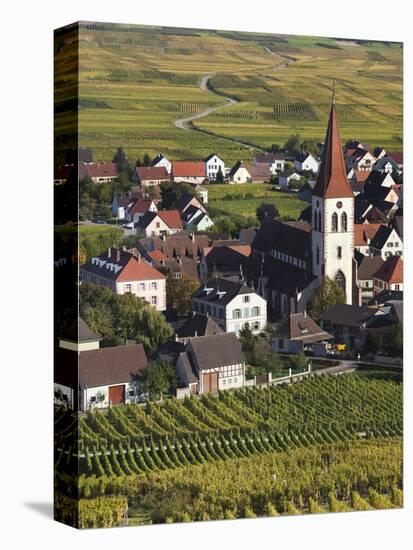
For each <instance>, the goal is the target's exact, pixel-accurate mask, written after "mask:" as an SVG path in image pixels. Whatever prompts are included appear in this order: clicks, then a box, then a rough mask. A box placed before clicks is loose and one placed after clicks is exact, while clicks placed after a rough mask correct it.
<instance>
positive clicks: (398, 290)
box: [54, 100, 403, 411]
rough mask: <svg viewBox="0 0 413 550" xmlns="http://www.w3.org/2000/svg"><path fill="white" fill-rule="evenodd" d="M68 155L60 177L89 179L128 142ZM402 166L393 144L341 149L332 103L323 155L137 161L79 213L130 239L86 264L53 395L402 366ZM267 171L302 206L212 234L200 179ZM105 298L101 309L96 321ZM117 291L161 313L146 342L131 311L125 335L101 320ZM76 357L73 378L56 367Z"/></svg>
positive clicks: (204, 389) (200, 388)
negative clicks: (112, 150) (106, 203)
mask: <svg viewBox="0 0 413 550" xmlns="http://www.w3.org/2000/svg"><path fill="white" fill-rule="evenodd" d="M78 155H79V159H78V165H77V164H72V165H71V164H68V165H65V166H61V167H57V168H56V170H55V179H54V183H55V185H56V186H60V185H64V184H65V182H66V181H67V180H68V178H69V177H70V174H71V173H72V172H73V171H74V170H76V171H77V170H78V178H79V181H80V182H82V181H83V182H85V181H87V182H89V184H90V182H93V184H94V185H96V186H99V185H101V184H107V183H113V182H117V181H120V180H122V162H124V160H125V159H124V157H122V155H118V158H117V160H116V161H113V162H106V163H101V162H94V160H93V151H92V150H91V149H88V148H83V149H79V153H78ZM402 177H403V156H402V154H401V153H400V152H392V151H386V150H385V149H384V148H382V147H379V146H377V147H376V148H372V147H371V146H370V145H369V144H365V143H361V142H360V141H356V140H354V141H352V142H348V143H347V144H346V145H345V147H344V148H343V144H342V141H341V137H340V131H339V120H338V115H337V110H336V105H335V101H334V100H333V103H332V106H331V111H330V115H329V120H328V125H327V131H326V137H325V141H324V143H322V144H319V150H318V154H316V153H315V152H314V151H313V152H310V151H308V150H305V148H302V149H300V150H299V151H297V153H296V155H295V156H294V157H293V158H287V155H286V154H285V153H284V152H282V151H279V152H268V153H267V154H255V155H254V157H253V159H252V162H244V161H243V160H238V161H237V162H236V163H235V164H234V165H233V166H226V164H225V159H222V158H221V157H220V156H219V154H218V153H215V152H214V153H211V154H210V155H209V156H207V157H206V158H205V159H204V160H203V161H192V160H190V161H181V160H180V161H175V160H173V159H168V158H167V157H166V156H164V155H163V154H162V153H160V154H159V155H158V156H157V157H156V158H154V159H147V162H146V163H145V165H140V166H136V167H134V170H133V174H132V175H130V177H129V181H127V182H126V184H127V185H126V186H125V187H129V188H128V189H125V190H122V191H116V192H114V193H113V196H112V197H111V204H110V212H107V210H108V208H107V207H106V211H105V212H106V216H102V215H101V216H99V219H92V218H93V215H90V212H91V210H89V211H88V213H87V214H85V216H84V218H83V220H82V221H81V224H85V225H99V224H102V223H106V222H108V220H109V219H111V220H112V222H113V220H114V221H115V226H116V227H120V228H121V229H122V231H123V235H124V237H125V239H126V240H125V241H124V242H125V243H127V244H123V245H118V246H110V247H108V248H107V249H106V250H104V251H103V250H102V252H101V253H100V254H99V255H96V256H93V257H90V258H85V259H84V261H81V265H80V276H79V288H80V292H81V295H82V303H81V317H80V318H79V320H78V326H77V327H76V331H74V332H72V333H71V334H57V337H58V349H57V362H56V376H55V403H56V404H59V405H62V404H63V405H65V406H67V407H69V408H71V409H74V410H78V411H87V410H89V409H93V408H95V407H99V408H105V407H109V406H112V405H118V404H123V403H125V404H127V403H141V402H145V401H146V400H148V399H162V398H163V397H166V396H167V395H174V396H176V397H178V398H184V397H188V396H191V395H203V394H207V393H214V394H216V393H217V392H218V391H221V390H230V389H233V388H241V387H245V386H253V385H257V384H270V383H285V382H287V383H288V382H292V381H294V379H301V378H302V377H304V376H307V375H312V374H313V373H317V372H319V373H321V372H323V370H328V369H336V371H340V368H342V369H343V372H344V371H345V370H346V369H347V368H352V369H353V368H357V366H358V365H359V364H360V363H363V364H366V365H367V364H371V365H377V366H378V367H379V366H380V365H389V366H390V367H399V368H401V367H400V365H401V356H402V347H401V339H402V322H403V183H402V181H403V180H402ZM126 179H127V178H126ZM122 181H124V179H123V180H122ZM262 182H268V183H270V184H272V185H274V186H275V187H276V188H277V189H282V190H284V191H286V192H290V193H292V194H296V195H297V196H299V197H300V199H301V200H303V201H305V202H306V203H307V204H308V206H307V207H306V208H305V209H304V210H303V211H302V213H301V215H300V216H299V218H298V219H296V220H288V221H283V220H281V219H280V218H279V217H278V216H277V212H276V209H274V208H273V207H271V205H266V204H265V203H264V204H263V205H262V206H261V212H260V217H259V219H258V218H257V223H256V225H254V226H251V227H245V228H242V229H241V230H240V231H239V234H237V235H233V234H231V233H228V232H224V231H219V230H218V231H217V226H216V224H215V221H214V216H212V215H210V213H209V212H208V204H209V203H208V194H209V189H210V186H212V185H227V186H228V188H230V187H231V186H242V185H245V184H255V183H262ZM80 184H81V185H82V183H80ZM90 185H92V184H90ZM167 203H168V204H169V207H168V208H165V207H164V206H165V204H167ZM85 211H86V210H85ZM61 265H62V262H60V261H57V262H56V263H55V266H56V269H59V268H60V267H61ZM112 295H114V296H121V297H123V296H125V295H128V296H130V302H128V304H126V300H127V299H128V298H125V299H124V302H122V304H120V303H119V304H118V303H117V302H116V300H115V301H113V300H112V301H110V296H112ZM99 300H100V301H101V302H99V303H102V304H103V301H104V300H106V302H104V304H103V305H102V311H103V312H105V315H106V314H107V317H104V315H103V314H102V316H103V317H102V316H101V317H100V318H99V319H97V315H94V314H93V312H91V309H93V306H94V304H96V303H97V302H98V301H99ZM109 303H110V304H111V305H110V306H109V305H108V304H109ZM125 304H126V305H129V306H130V307H131V308H133V304H136V308H137V309H139V307H141V306H140V304H148V305H149V306H151V308H153V310H155V311H154V315H155V312H156V315H157V317H156V319H155V318H154V319H155V321H156V323H158V322H159V326H161V327H162V330H159V331H158V329H157V328H155V329H154V332H157V331H158V332H157V334H156V335H155V336H156V337H154V339H155V340H156V345H155V344H153V343H152V342H151V344H150V345H149V344H148V343H147V341H146V340H145V338H144V335H142V337H141V339H139V338H134V336H133V335H134V334H136V330H135V329H133V330H132V328H133V327H132V325H133V326H134V327H135V326H136V323H137V321H136V316H134V315H135V313H133V312H129V315H130V319H131V320H130V327H127V330H126V332H125V333H122V338H120V337H119V335H118V336H117V337H116V335H115V336H113V337H112V336H111V337H109V336H108V335H109V329H108V331H107V333H105V331H104V330H103V331H102V330H100V331H99V330H97V329H98V328H99V327H102V326H109V325H110V322H109V320H107V319H109V317H110V315H112V310H111V312H110V315H109V313H108V308H109V307H112V308H116V307H117V308H120V307H121V306H122V307H126V305H125ZM103 306H104V307H105V308H106V309H104V307H103ZM145 307H146V306H145ZM82 312H83V313H84V314H83V315H82ZM142 315H143V313H142ZM145 315H149V313H147V308H146V309H145ZM102 318H103V320H102ZM148 318H149V317H148ZM155 321H154V323H155ZM105 323H106V325H105ZM134 323H135V324H134ZM156 323H155V324H156ZM142 326H144V325H142ZM145 326H147V325H145ZM156 326H158V325H156ZM115 328H116V327H115ZM129 328H130V330H129ZM138 332H139V331H138ZM124 334H126V337H125V336H124ZM148 338H149V336H148ZM120 340H122V341H120ZM73 354H78V360H79V391H77V388H78V386H77V382H76V377H75V376H73V373H72V374H71V373H70V372H68V369H67V368H65V365H66V364H68V363H69V362H70V361H71V358H72V357H73ZM378 367H377V368H378Z"/></svg>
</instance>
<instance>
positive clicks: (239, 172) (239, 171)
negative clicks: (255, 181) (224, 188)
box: [228, 160, 252, 183]
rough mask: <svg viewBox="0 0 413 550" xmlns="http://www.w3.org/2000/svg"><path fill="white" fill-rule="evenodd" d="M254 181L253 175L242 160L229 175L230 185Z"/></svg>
mask: <svg viewBox="0 0 413 550" xmlns="http://www.w3.org/2000/svg"><path fill="white" fill-rule="evenodd" d="M251 181H252V178H251V174H250V173H249V171H248V169H247V167H246V166H245V165H244V163H243V162H242V160H239V161H237V162H236V163H235V164H234V166H233V167H232V168H231V170H230V171H229V174H228V183H249V182H251Z"/></svg>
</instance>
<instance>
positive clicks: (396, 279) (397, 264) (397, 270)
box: [374, 256, 403, 284]
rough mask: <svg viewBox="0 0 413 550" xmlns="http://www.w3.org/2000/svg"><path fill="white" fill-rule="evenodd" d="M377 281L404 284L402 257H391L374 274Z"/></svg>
mask: <svg viewBox="0 0 413 550" xmlns="http://www.w3.org/2000/svg"><path fill="white" fill-rule="evenodd" d="M374 277H375V278H376V279H379V280H380V281H385V282H386V283H388V284H393V283H402V282H403V260H402V258H401V256H391V257H390V258H389V259H388V260H386V261H385V262H384V263H383V265H382V266H381V267H379V269H378V270H377V271H376V273H375V274H374Z"/></svg>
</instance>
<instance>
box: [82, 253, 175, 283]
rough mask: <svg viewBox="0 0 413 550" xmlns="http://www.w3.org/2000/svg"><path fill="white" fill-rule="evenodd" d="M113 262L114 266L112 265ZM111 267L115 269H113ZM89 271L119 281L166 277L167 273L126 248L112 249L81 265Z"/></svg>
mask: <svg viewBox="0 0 413 550" xmlns="http://www.w3.org/2000/svg"><path fill="white" fill-rule="evenodd" d="M111 264H112V266H111ZM111 267H112V268H113V269H111ZM81 269H82V270H84V271H87V272H89V273H93V274H96V275H100V276H101V277H103V278H105V279H112V280H114V281H117V282H125V281H145V280H153V279H165V278H166V277H165V275H163V274H162V273H159V271H157V270H156V269H155V268H153V267H151V266H150V265H148V264H147V263H146V262H145V261H143V260H139V259H138V258H136V257H135V256H134V255H133V254H131V253H130V252H126V251H125V250H118V249H113V248H111V249H110V255H109V251H106V252H104V253H103V254H101V255H100V256H99V257H98V258H97V259H96V258H92V259H91V260H89V261H87V262H86V263H85V264H84V265H82V266H81Z"/></svg>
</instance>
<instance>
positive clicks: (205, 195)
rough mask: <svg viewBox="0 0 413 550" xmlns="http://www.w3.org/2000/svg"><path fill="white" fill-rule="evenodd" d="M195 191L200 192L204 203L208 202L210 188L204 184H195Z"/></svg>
mask: <svg viewBox="0 0 413 550" xmlns="http://www.w3.org/2000/svg"><path fill="white" fill-rule="evenodd" d="M193 187H194V191H195V192H196V193H198V195H199V197H200V199H201V202H202V204H208V189H207V188H206V187H205V186H204V185H199V184H195V185H194V186H193Z"/></svg>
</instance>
